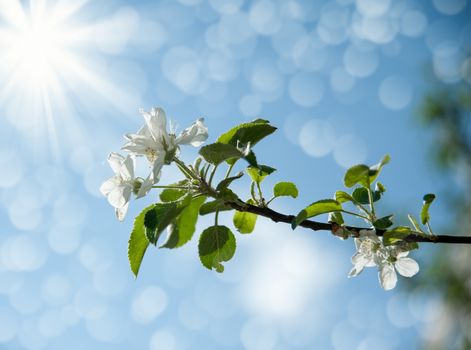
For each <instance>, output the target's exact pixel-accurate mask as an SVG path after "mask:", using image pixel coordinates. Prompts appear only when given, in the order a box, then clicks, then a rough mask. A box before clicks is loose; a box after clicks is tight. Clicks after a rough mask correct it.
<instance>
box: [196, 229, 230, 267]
mask: <svg viewBox="0 0 471 350" xmlns="http://www.w3.org/2000/svg"><path fill="white" fill-rule="evenodd" d="M235 250H236V241H235V237H234V234H233V233H232V232H231V230H230V229H229V228H228V227H226V226H211V227H208V228H207V229H206V230H204V231H203V233H202V234H201V236H200V240H199V243H198V252H199V256H200V260H201V263H202V264H203V265H204V266H205V267H206V268H208V269H210V270H212V269H213V268H214V269H215V270H216V271H217V272H223V271H224V266H223V265H222V264H221V263H222V262H224V261H229V260H230V259H231V258H232V257H233V256H234V253H235Z"/></svg>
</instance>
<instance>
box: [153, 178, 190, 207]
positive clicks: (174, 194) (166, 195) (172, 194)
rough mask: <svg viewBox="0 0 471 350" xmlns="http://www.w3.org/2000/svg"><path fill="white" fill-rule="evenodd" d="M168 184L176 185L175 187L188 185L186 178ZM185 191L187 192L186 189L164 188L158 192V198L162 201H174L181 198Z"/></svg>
mask: <svg viewBox="0 0 471 350" xmlns="http://www.w3.org/2000/svg"><path fill="white" fill-rule="evenodd" d="M169 186H177V187H184V186H188V180H182V181H179V182H177V183H175V184H172V185H169ZM186 193H187V191H186V190H180V189H175V188H166V189H164V190H162V192H160V194H159V198H160V200H161V201H162V202H174V201H176V200H179V199H180V198H182V197H183V196H184V195H185V194H186Z"/></svg>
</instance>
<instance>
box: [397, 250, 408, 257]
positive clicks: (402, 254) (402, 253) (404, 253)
mask: <svg viewBox="0 0 471 350" xmlns="http://www.w3.org/2000/svg"><path fill="white" fill-rule="evenodd" d="M407 255H409V251H408V250H406V251H405V252H399V253H397V255H396V257H397V258H404V257H406V256H407Z"/></svg>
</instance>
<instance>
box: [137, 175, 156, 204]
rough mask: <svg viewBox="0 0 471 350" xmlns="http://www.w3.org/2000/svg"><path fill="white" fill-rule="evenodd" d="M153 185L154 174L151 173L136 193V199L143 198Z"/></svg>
mask: <svg viewBox="0 0 471 350" xmlns="http://www.w3.org/2000/svg"><path fill="white" fill-rule="evenodd" d="M153 184H154V174H153V172H151V173H150V174H149V176H148V177H147V178H146V179H145V180H144V182H143V183H142V184H141V187H140V188H139V191H138V192H137V195H136V199H137V198H141V197H144V196H145V195H146V194H147V193H149V191H150V190H151V189H152V185H153Z"/></svg>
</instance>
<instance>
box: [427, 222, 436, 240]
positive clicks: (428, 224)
mask: <svg viewBox="0 0 471 350" xmlns="http://www.w3.org/2000/svg"><path fill="white" fill-rule="evenodd" d="M426 226H427V230H428V233H430V234H431V235H432V236H434V233H433V231H432V226H430V223H429V222H428V221H427V223H426Z"/></svg>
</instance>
